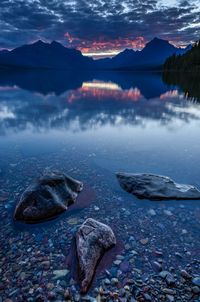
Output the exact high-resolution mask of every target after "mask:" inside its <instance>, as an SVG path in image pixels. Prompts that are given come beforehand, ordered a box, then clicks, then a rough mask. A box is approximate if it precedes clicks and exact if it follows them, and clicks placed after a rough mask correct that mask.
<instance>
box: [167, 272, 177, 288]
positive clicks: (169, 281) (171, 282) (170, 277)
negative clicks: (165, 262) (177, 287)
mask: <svg viewBox="0 0 200 302" xmlns="http://www.w3.org/2000/svg"><path fill="white" fill-rule="evenodd" d="M165 280H166V282H167V284H168V285H174V284H175V282H176V281H175V279H174V276H173V275H172V274H170V273H169V274H167V276H166V279H165Z"/></svg>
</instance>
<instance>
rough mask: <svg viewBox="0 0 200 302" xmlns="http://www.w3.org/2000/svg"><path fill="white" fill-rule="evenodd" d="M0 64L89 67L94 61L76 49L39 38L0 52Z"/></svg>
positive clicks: (41, 66) (58, 67)
mask: <svg viewBox="0 0 200 302" xmlns="http://www.w3.org/2000/svg"><path fill="white" fill-rule="evenodd" d="M0 65H1V66H7V67H8V66H13V67H24V68H47V69H54V68H56V69H77V68H79V69H90V68H93V65H94V61H93V59H91V58H88V57H84V56H83V55H82V53H81V52H80V51H79V50H77V49H72V48H66V47H64V46H63V45H62V44H60V43H59V42H56V41H53V42H51V43H45V42H43V41H41V40H38V41H37V42H35V43H33V44H27V45H23V46H20V47H18V48H15V49H13V50H12V51H7V52H5V51H1V52H0Z"/></svg>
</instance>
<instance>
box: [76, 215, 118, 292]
mask: <svg viewBox="0 0 200 302" xmlns="http://www.w3.org/2000/svg"><path fill="white" fill-rule="evenodd" d="M115 244H116V238H115V235H114V233H113V231H112V230H111V228H110V227H109V226H107V225H105V224H103V223H101V222H98V221H96V220H94V219H92V218H88V219H87V220H86V221H85V222H84V223H83V224H82V225H81V227H80V228H79V230H78V232H77V234H76V246H77V255H78V260H79V267H80V271H81V291H82V292H86V291H87V289H88V287H89V285H90V283H91V281H92V277H93V275H94V271H95V268H96V265H97V263H98V260H99V259H100V257H101V256H102V255H103V254H104V253H105V251H106V250H108V249H110V248H111V247H112V246H113V245H115Z"/></svg>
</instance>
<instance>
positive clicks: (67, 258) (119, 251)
mask: <svg viewBox="0 0 200 302" xmlns="http://www.w3.org/2000/svg"><path fill="white" fill-rule="evenodd" d="M198 101H199V100H198V94H195V95H194V96H193V95H191V92H190V94H189V95H188V91H186V90H184V88H183V86H181V85H178V83H177V82H173V81H172V83H171V82H170V83H169V81H164V79H163V77H162V75H161V74H159V73H142V72H138V73H131V72H127V73H125V72H98V73H92V72H90V73H89V72H88V73H86V74H84V73H81V72H80V73H78V74H77V73H76V74H75V73H71V74H70V73H67V72H64V71H60V72H59V71H21V72H19V71H15V72H11V71H1V72H0V159H1V161H0V176H1V177H0V184H1V187H0V213H1V221H0V228H1V232H0V273H1V279H0V298H1V297H2V299H1V300H0V301H6V300H5V299H6V298H7V299H11V301H29V302H31V301H46V300H48V299H49V300H51V299H50V298H51V295H53V293H54V294H55V295H56V299H57V301H62V299H64V298H63V297H64V295H66V291H67V289H68V288H70V291H71V293H72V294H73V295H75V296H77V297H79V296H78V295H79V294H78V289H79V284H78V281H77V273H76V259H75V258H76V257H75V253H74V240H73V237H74V234H75V232H76V229H77V227H78V226H79V225H80V224H81V223H82V222H83V221H84V220H85V219H87V218H88V217H92V218H94V219H97V220H99V221H101V222H103V223H106V224H108V225H110V226H111V227H112V229H113V230H114V232H115V234H116V237H117V242H118V243H117V246H116V247H115V248H114V249H113V250H111V251H110V252H108V255H109V256H106V255H105V256H104V257H103V259H102V261H101V262H100V264H99V267H98V269H97V273H96V276H95V278H94V281H93V284H92V286H91V289H90V291H89V295H90V298H89V299H91V301H96V300H94V299H93V298H92V297H96V296H97V291H95V288H97V287H99V286H100V285H102V284H104V285H105V287H106V286H107V288H108V289H109V290H110V291H113V290H114V287H113V286H114V285H113V284H112V282H111V284H110V283H109V282H108V281H110V280H111V279H113V278H115V279H117V280H118V282H117V288H118V289H120V288H122V287H123V286H124V285H127V284H129V285H128V286H129V287H131V286H132V285H133V283H134V286H135V287H136V289H135V291H134V294H132V295H133V296H134V297H140V296H141V297H142V295H144V293H146V292H148V293H149V295H150V296H151V297H152V300H151V301H162V300H161V299H162V295H164V296H165V294H167V293H162V290H161V288H163V286H164V287H166V286H167V285H166V284H165V281H164V280H163V279H162V278H160V279H159V277H158V274H159V271H160V268H161V267H162V268H161V269H163V270H165V271H170V272H172V273H173V274H174V275H175V280H176V282H177V281H178V280H179V285H178V287H177V288H176V300H174V301H193V300H191V299H193V298H195V297H197V296H198V294H195V293H193V292H192V290H191V291H188V290H187V286H190V287H191V284H190V283H188V284H189V285H188V284H187V281H186V284H187V286H185V284H184V283H181V282H180V271H181V270H183V269H187V270H188V272H189V273H190V274H192V275H194V276H195V274H196V275H199V274H200V266H199V264H200V256H199V255H200V242H199V231H200V223H199V218H200V201H163V202H155V201H154V202H153V201H148V200H139V199H137V198H136V197H134V196H132V195H130V194H128V193H126V192H125V191H123V190H122V189H121V187H120V186H119V184H118V182H117V179H116V176H115V173H116V172H119V171H123V172H132V173H137V172H138V173H143V172H149V173H155V174H161V175H167V176H170V177H171V178H173V179H174V180H175V181H177V182H179V183H187V184H193V185H195V186H197V187H198V188H200V165H199V154H200V136H199V133H200V103H199V102H198ZM52 170H59V171H62V172H65V173H66V174H69V175H71V176H73V177H75V178H76V179H78V180H80V181H83V183H84V190H83V192H82V193H81V194H80V196H79V198H78V200H77V203H76V204H75V205H74V206H72V207H71V208H69V211H67V212H66V214H63V215H61V216H60V217H59V218H57V219H54V220H51V221H48V222H45V223H40V224H37V225H27V224H23V223H16V222H13V211H14V207H15V204H16V202H17V201H18V199H19V197H20V195H21V193H22V192H23V191H24V190H25V188H26V187H27V186H28V185H29V184H30V183H31V182H32V181H33V180H34V179H35V178H37V177H38V176H40V175H41V174H43V173H44V172H45V171H52ZM107 279H108V280H107ZM130 280H132V283H131V281H130ZM152 280H153V281H154V282H153V283H152ZM106 282H107V285H106ZM113 282H114V281H113ZM128 282H129V283H128ZM188 282H189V281H188ZM152 284H154V285H152ZM145 287H149V289H148V290H146V291H145ZM158 292H159V295H160V296H159V295H158ZM168 294H169V295H170V293H168ZM171 294H172V293H171ZM39 299H43V300H39ZM45 299H46V300H45ZM77 299H78V298H77ZM79 299H81V298H80V297H79ZM82 299H84V298H82ZM92 299H93V300H92ZM9 301H10V300H9ZM75 301H79V300H75ZM81 301H82V300H81ZM88 301H90V300H88ZM102 301H103V300H102ZM106 301H107V300H106ZM111 301H112V300H111ZM138 301H147V300H139V298H138ZM149 301H150V300H149ZM164 301H165V300H164ZM166 301H167V300H166ZM171 301H173V300H171ZM194 301H195V300H194ZM197 301H198V300H197Z"/></svg>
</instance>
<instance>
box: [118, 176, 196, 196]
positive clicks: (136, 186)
mask: <svg viewBox="0 0 200 302" xmlns="http://www.w3.org/2000/svg"><path fill="white" fill-rule="evenodd" d="M116 176H117V179H118V181H119V183H120V186H121V187H122V189H124V190H125V191H127V192H128V193H131V194H133V195H136V196H137V197H138V198H146V199H150V200H164V199H200V191H199V190H198V189H197V188H195V187H194V186H191V185H185V184H178V183H176V182H174V181H173V180H172V179H171V178H169V177H167V176H160V175H154V174H146V173H145V174H131V173H117V174H116Z"/></svg>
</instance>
